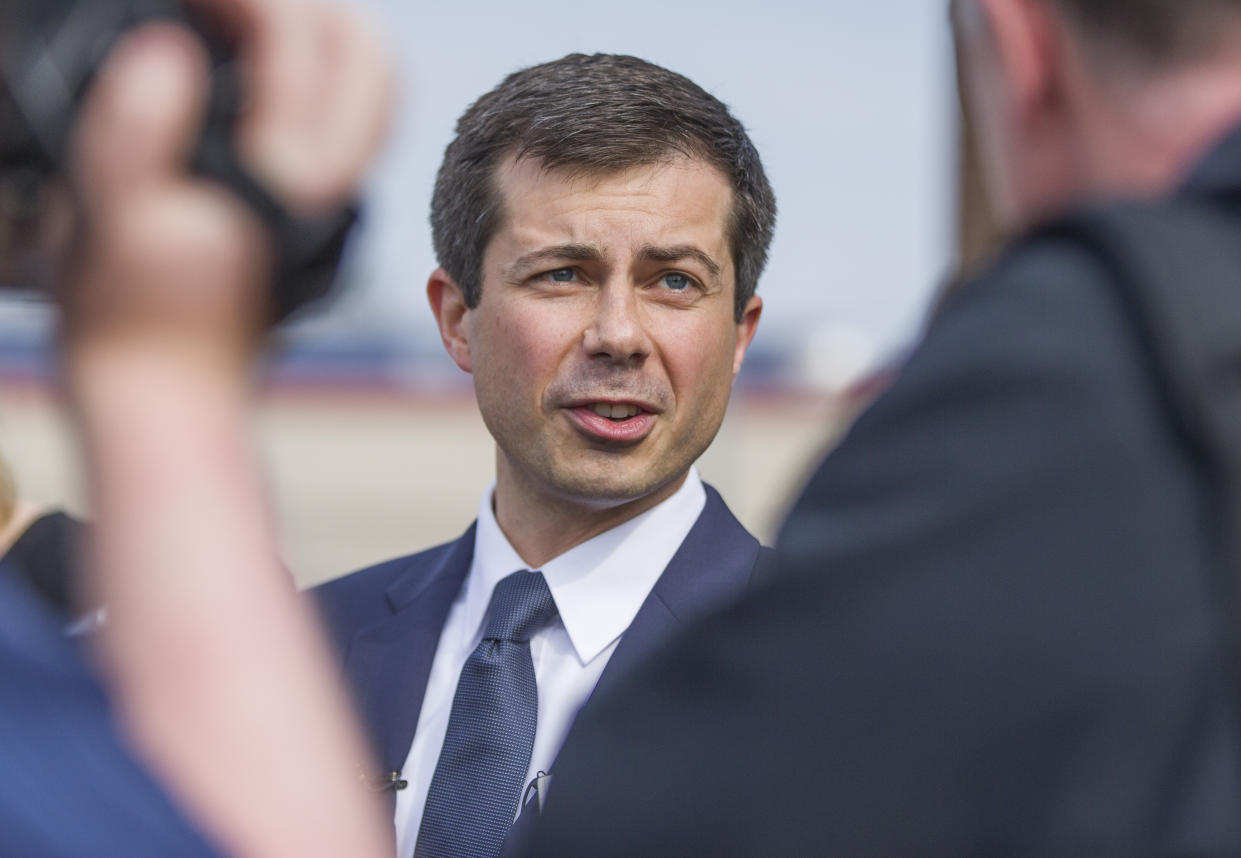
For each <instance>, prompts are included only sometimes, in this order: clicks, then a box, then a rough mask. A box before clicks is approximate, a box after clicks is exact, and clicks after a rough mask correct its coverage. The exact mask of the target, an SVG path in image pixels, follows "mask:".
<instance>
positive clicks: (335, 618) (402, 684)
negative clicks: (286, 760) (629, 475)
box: [312, 486, 765, 775]
mask: <svg viewBox="0 0 1241 858" xmlns="http://www.w3.org/2000/svg"><path fill="white" fill-rule="evenodd" d="M706 493H707V502H706V506H705V507H704V508H703V511H702V513H701V514H700V515H699V517H698V520H697V521H696V522H695V523H694V526H693V527H692V528H691V529H690V532H689V534H688V535H687V536H686V537H685V541H684V542H682V543H681V547H680V549H678V550H677V552H676V554H675V555H673V558H672V560H671V561H670V562H669V563H668V566H667V568H666V569H665V570H664V572H663V574H662V575H661V576H660V578H659V580H658V581H657V582H656V583H655V587H654V588H653V589H652V591H651V593H650V595H649V596H648V597H647V599H646V601H645V602H644V603H643V604H642V607H641V608H640V609H639V611H638V613H637V615H636V616H635V617H634V620H633V623H631V624H630V626H629V629H628V630H627V631H626V632H625V635H624V637H622V638H621V642H620V644H619V645H618V646H617V648H616V650H615V652H613V653H612V657H611V659H610V660H609V661H608V665H607V667H606V668H605V669H604V671H603V674H602V675H601V676H600V678H599V683H598V685H597V686H596V691H598V690H600V689H603V688H607V687H609V686H611V685H612V684H614V683H615V682H616V681H617V679H618V678H619V677H620V676H622V675H623V674H625V673H627V672H628V671H629V670H630V669H631V668H632V667H633V666H634V665H635V664H637V663H639V662H641V661H642V660H643V659H644V658H645V657H647V656H648V655H649V654H650V653H651V651H652V650H653V649H655V648H657V647H658V646H659V645H660V644H662V643H663V642H664V641H665V640H666V639H667V638H668V637H669V636H670V635H672V634H673V633H674V632H675V631H677V630H678V629H679V628H680V627H681V626H682V625H684V624H685V623H687V622H689V621H691V620H694V619H696V618H698V617H701V616H703V615H705V614H706V613H708V612H709V611H711V610H713V609H717V608H719V607H721V606H723V605H724V604H726V603H728V602H730V601H732V600H734V599H735V598H736V597H738V596H739V595H741V594H742V593H743V592H744V591H745V589H746V588H747V586H748V585H749V583H750V581H751V579H752V578H753V577H754V574H755V570H756V567H757V566H759V560H760V558H761V557H762V556H764V554H765V549H762V548H761V547H760V546H759V543H758V541H757V540H756V539H755V538H754V537H753V536H751V535H750V534H749V533H748V532H747V531H746V530H745V528H744V527H742V526H741V524H740V522H738V521H737V519H736V518H735V517H734V516H733V514H732V513H731V512H730V511H729V510H728V507H727V506H725V504H724V501H723V499H721V498H720V495H719V493H718V492H716V491H715V489H713V488H711V487H710V486H706ZM473 555H474V526H473V525H471V526H470V528H469V529H468V530H467V531H466V532H465V534H464V535H462V536H461V538H459V539H457V540H455V541H453V542H449V543H446V544H444V545H440V546H438V547H436V548H431V549H428V550H426V551H423V552H421V553H418V554H414V555H410V556H408V557H401V558H397V559H395V560H389V561H387V562H385V563H380V564H379V565H377V566H372V567H370V568H368V569H364V570H362V571H359V572H354V573H353V574H351V575H346V576H345V577H343V578H337V579H336V580H334V581H329V582H328V583H326V584H322V585H320V586H319V587H317V588H315V589H314V590H313V591H312V592H313V594H314V596H315V597H316V599H317V602H318V605H319V608H320V610H321V612H322V615H323V619H324V622H325V625H326V626H327V629H328V632H329V634H330V635H331V638H332V640H333V642H334V643H335V645H336V647H337V648H338V650H339V652H340V653H341V654H342V656H343V658H344V668H345V674H346V678H347V680H348V683H349V685H350V687H351V688H352V690H353V692H354V694H355V695H356V703H357V708H358V711H359V714H360V715H361V718H362V721H363V724H364V726H365V728H366V731H367V733H368V735H369V736H370V738H371V740H372V742H373V744H374V747H375V753H376V754H377V756H378V761H379V764H380V766H381V769H380V772H377V773H376V774H377V775H381V774H384V773H388V772H399V771H400V770H401V768H402V767H403V766H404V765H405V758H406V756H408V754H409V748H410V744H411V743H412V742H413V739H414V729H415V727H416V726H417V721H418V713H419V711H420V710H421V708H422V696H423V692H424V691H425V690H426V685H427V676H428V675H429V674H430V672H431V661H432V659H433V658H434V657H435V649H436V646H437V645H438V643H439V637H440V631H441V629H442V628H443V626H444V621H445V619H446V618H447V616H448V609H449V608H450V607H451V606H452V603H453V600H454V599H455V598H456V596H457V594H458V592H459V591H460V590H461V585H462V582H463V581H464V580H465V576H466V573H467V572H469V570H470V562H471V560H472V559H473ZM587 706H589V703H588V704H587Z"/></svg>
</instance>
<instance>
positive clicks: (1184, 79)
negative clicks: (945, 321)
mask: <svg viewBox="0 0 1241 858" xmlns="http://www.w3.org/2000/svg"><path fill="white" fill-rule="evenodd" d="M952 17H953V23H954V29H955V32H956V36H957V40H958V44H959V56H960V57H961V62H962V63H963V69H962V80H963V84H964V88H965V93H964V95H965V97H966V101H967V104H968V106H969V108H970V111H971V114H972V116H971V119H972V122H973V125H974V128H975V131H976V133H977V139H978V145H979V155H980V158H981V161H982V167H983V172H984V179H985V181H986V185H987V187H988V190H989V192H990V195H991V197H992V199H993V201H994V203H995V206H996V209H997V213H998V215H999V216H1000V217H1001V219H1002V220H1003V221H1004V222H1005V223H1006V224H1007V225H1008V226H1010V227H1020V226H1024V225H1027V224H1029V223H1031V222H1034V221H1037V220H1039V219H1041V218H1044V217H1048V216H1053V215H1055V214H1056V213H1057V212H1059V211H1061V210H1062V209H1064V208H1066V207H1068V206H1071V205H1073V204H1076V203H1078V202H1081V201H1083V200H1085V199H1087V198H1090V197H1094V196H1101V195H1108V196H1112V195H1117V196H1144V195H1149V194H1157V193H1160V192H1163V191H1166V190H1168V189H1170V188H1171V187H1173V186H1174V185H1175V183H1176V182H1177V180H1178V179H1179V178H1180V176H1181V175H1182V174H1183V172H1184V170H1185V169H1186V168H1187V167H1188V166H1189V164H1190V163H1191V162H1192V161H1193V159H1194V158H1195V157H1196V156H1197V155H1199V154H1200V153H1201V152H1202V151H1203V150H1204V149H1205V148H1206V147H1207V146H1208V145H1209V144H1210V143H1211V142H1213V141H1214V140H1215V139H1216V138H1217V137H1218V136H1220V135H1221V134H1222V133H1223V132H1224V131H1225V130H1227V128H1229V127H1230V126H1231V125H1232V124H1233V123H1235V122H1236V121H1237V120H1238V119H1241V38H1239V37H1241V0H953V2H952Z"/></svg>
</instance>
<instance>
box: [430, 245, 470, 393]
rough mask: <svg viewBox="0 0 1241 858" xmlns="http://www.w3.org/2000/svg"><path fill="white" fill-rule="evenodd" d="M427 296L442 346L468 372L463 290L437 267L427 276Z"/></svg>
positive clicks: (446, 273) (467, 339)
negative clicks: (442, 342) (437, 326)
mask: <svg viewBox="0 0 1241 858" xmlns="http://www.w3.org/2000/svg"><path fill="white" fill-rule="evenodd" d="M427 300H428V301H429V302H430V303H431V312H432V313H434V314H435V322H436V324H437V325H439V329H440V339H441V340H443V341H444V350H445V351H446V352H448V356H449V357H450V358H452V359H453V362H454V363H455V364H456V365H457V366H459V367H461V369H462V370H464V371H465V372H472V371H473V369H472V364H471V363H470V336H469V326H468V325H467V324H466V320H467V318H468V317H469V313H470V308H469V307H468V306H467V305H466V303H465V293H464V292H462V291H461V287H460V286H459V285H457V281H456V280H454V279H453V278H452V275H450V274H449V273H448V272H447V271H445V270H444V269H443V268H437V269H435V270H434V271H432V272H431V277H430V278H429V279H428V280H427Z"/></svg>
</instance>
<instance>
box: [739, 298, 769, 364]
mask: <svg viewBox="0 0 1241 858" xmlns="http://www.w3.org/2000/svg"><path fill="white" fill-rule="evenodd" d="M761 315H763V299H762V298H760V297H758V296H757V295H755V296H754V297H752V298H750V300H749V301H747V302H746V305H745V310H744V311H743V312H742V313H741V321H740V322H738V323H737V346H736V349H735V350H734V352H733V375H736V374H737V373H739V372H741V364H742V363H743V362H744V361H745V353H746V350H747V349H748V348H749V347H750V343H751V342H753V340H754V333H755V331H757V330H758V318H759V316H761Z"/></svg>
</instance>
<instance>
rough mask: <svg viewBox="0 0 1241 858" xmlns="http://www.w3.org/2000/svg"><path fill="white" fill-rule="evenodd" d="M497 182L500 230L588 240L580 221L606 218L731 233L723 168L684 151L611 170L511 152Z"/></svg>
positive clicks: (703, 233) (709, 234)
mask: <svg viewBox="0 0 1241 858" xmlns="http://www.w3.org/2000/svg"><path fill="white" fill-rule="evenodd" d="M496 188H497V191H498V196H499V199H498V202H499V204H500V212H499V214H500V218H499V219H498V222H499V229H498V232H511V231H514V230H516V231H519V232H521V233H523V234H527V233H536V234H537V233H544V232H547V233H556V234H559V236H560V240H573V241H586V240H588V236H586V235H584V234H573V233H574V231H575V230H576V229H578V228H582V229H587V228H588V225H591V224H594V223H597V222H600V221H606V220H608V219H609V218H611V219H614V220H616V221H622V222H625V223H626V224H627V225H629V226H633V227H634V228H636V229H638V230H641V229H642V228H644V227H649V228H650V229H652V230H655V231H660V232H671V233H676V232H678V231H680V230H684V231H686V232H695V233H697V234H698V236H699V240H703V239H705V238H711V239H715V238H718V239H719V240H720V241H726V240H727V237H726V233H727V229H728V225H729V223H730V221H731V211H732V204H733V190H732V188H731V186H730V185H729V183H728V181H727V179H726V178H725V176H724V175H723V173H721V172H720V171H719V170H718V169H717V168H715V167H714V166H713V165H711V164H709V163H707V162H706V161H703V160H701V159H695V158H688V157H686V156H682V155H676V156H670V157H669V158H667V159H664V160H661V161H657V162H654V163H647V164H637V165H632V166H625V167H622V168H618V169H613V170H606V171H600V170H588V169H584V168H581V167H578V166H576V165H567V166H553V167H549V166H547V165H546V164H545V163H543V162H542V161H540V160H538V159H535V158H520V159H516V158H509V159H506V161H504V162H503V163H501V164H500V165H499V166H498V167H497V170H496ZM526 237H527V238H529V239H530V240H537V239H536V236H534V235H527V236H526ZM547 237H548V238H550V235H549V236H547Z"/></svg>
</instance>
